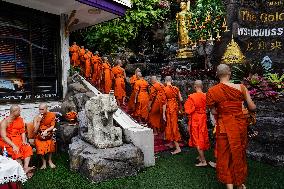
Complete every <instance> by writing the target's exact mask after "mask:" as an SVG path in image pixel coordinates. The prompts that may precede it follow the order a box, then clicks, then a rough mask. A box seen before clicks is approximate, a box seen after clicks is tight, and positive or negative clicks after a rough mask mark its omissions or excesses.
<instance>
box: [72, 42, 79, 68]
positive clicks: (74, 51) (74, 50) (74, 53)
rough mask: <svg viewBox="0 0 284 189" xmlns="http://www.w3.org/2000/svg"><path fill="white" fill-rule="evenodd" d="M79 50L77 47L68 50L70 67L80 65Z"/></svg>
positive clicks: (73, 46)
mask: <svg viewBox="0 0 284 189" xmlns="http://www.w3.org/2000/svg"><path fill="white" fill-rule="evenodd" d="M79 50H80V47H79V46H78V45H72V46H71V47H70V48H69V51H70V53H71V55H72V56H71V64H72V66H75V67H77V66H79V65H80V59H79Z"/></svg>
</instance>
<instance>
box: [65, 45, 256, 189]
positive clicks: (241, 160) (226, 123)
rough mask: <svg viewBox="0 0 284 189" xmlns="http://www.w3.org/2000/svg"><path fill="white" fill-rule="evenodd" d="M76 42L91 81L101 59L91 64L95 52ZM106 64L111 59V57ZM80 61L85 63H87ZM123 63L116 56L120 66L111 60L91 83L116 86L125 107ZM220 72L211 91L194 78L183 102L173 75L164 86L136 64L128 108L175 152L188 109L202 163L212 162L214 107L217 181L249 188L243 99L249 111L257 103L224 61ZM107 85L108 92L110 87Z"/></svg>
mask: <svg viewBox="0 0 284 189" xmlns="http://www.w3.org/2000/svg"><path fill="white" fill-rule="evenodd" d="M74 45H75V46H74ZM74 45H73V46H72V47H71V48H70V52H71V53H72V52H73V53H72V60H71V61H72V65H74V66H78V65H79V64H78V63H76V62H78V60H82V59H79V58H78V56H79V57H81V58H82V57H85V60H84V61H85V63H84V64H83V66H82V69H83V70H85V72H84V73H85V75H84V76H85V77H86V78H87V79H88V78H89V77H90V73H93V74H95V75H97V73H96V70H98V69H97V66H96V64H98V62H99V61H97V60H98V59H99V58H95V59H94V60H92V59H91V64H89V61H88V60H87V59H88V57H90V58H91V57H92V56H93V55H91V53H89V54H90V56H88V57H87V59H86V56H83V54H80V52H82V48H81V49H79V48H78V47H76V44H74ZM76 48H77V49H76ZM72 49H76V50H75V51H74V50H72ZM74 52H78V54H77V55H74ZM88 52H89V51H87V52H86V54H87V53H88ZM87 62H88V63H87ZM101 62H107V59H105V60H104V61H101ZM80 64H81V65H82V62H81V63H80ZM88 65H93V69H92V71H91V72H90V71H87V70H89V69H87V67H88ZM121 66H122V62H121V60H117V61H116V66H115V67H113V68H111V66H110V65H109V63H108V66H106V68H105V69H104V66H101V67H102V73H103V74H104V75H105V76H104V77H101V76H99V77H92V80H91V81H92V83H93V84H95V86H97V87H98V88H99V89H101V90H102V92H105V93H108V92H109V90H110V89H114V94H115V96H116V99H117V102H118V104H119V105H125V103H126V101H125V99H126V92H125V79H126V74H125V71H124V69H123V68H122V67H121ZM106 70H109V73H108V74H106V73H105V71H106ZM106 75H108V76H107V78H108V79H109V80H108V81H107V80H106V79H105V78H106ZM217 76H218V77H219V79H220V83H219V84H217V85H215V86H213V87H211V88H209V90H208V92H207V94H206V93H204V92H203V91H202V89H203V85H202V81H200V80H197V81H195V82H194V89H195V93H193V94H190V95H189V96H188V98H187V100H186V101H185V103H184V104H182V102H183V99H182V96H181V93H180V91H179V89H178V87H176V86H174V85H173V84H172V78H171V77H170V76H166V77H165V82H164V84H162V83H160V82H159V81H158V79H157V77H156V76H152V77H151V79H150V82H149V83H148V82H147V81H146V80H145V79H144V78H143V76H142V73H141V70H140V69H139V68H137V69H136V70H135V73H134V75H133V76H132V77H131V78H130V80H129V82H130V84H131V88H132V92H131V95H130V97H129V100H128V106H127V110H128V113H129V114H130V115H132V116H133V118H134V119H136V120H137V121H138V122H139V123H141V124H142V125H145V126H149V127H151V128H152V129H153V130H154V134H158V133H161V132H163V133H164V136H165V137H164V138H165V140H167V141H169V143H168V144H167V145H168V146H170V147H175V150H174V151H173V152H171V153H172V154H178V153H180V152H181V149H180V146H179V142H180V141H181V135H180V132H179V127H178V116H179V112H180V110H181V109H183V108H184V112H185V113H186V114H187V116H188V118H189V119H188V120H189V122H188V131H189V135H190V139H189V141H188V144H189V146H191V147H194V148H196V149H197V151H198V154H199V155H198V157H197V161H198V163H197V164H196V166H197V167H204V166H207V162H206V159H205V156H204V151H205V150H208V149H209V146H210V143H209V138H208V129H207V125H206V123H207V116H206V111H207V109H208V110H210V112H211V114H212V115H213V117H214V122H215V129H216V133H215V136H216V145H215V157H216V172H217V177H218V180H219V181H221V182H222V183H225V184H226V186H227V188H228V189H233V187H234V186H237V187H238V188H239V189H244V188H245V185H244V183H245V180H246V177H247V163H246V147H247V126H248V122H247V118H246V114H245V113H244V112H247V111H245V107H244V102H245V101H246V104H247V108H248V109H249V110H250V111H254V110H255V109H256V106H255V104H254V102H253V101H252V99H251V97H250V94H249V92H248V90H247V89H246V87H245V86H244V85H241V84H233V83H230V76H231V71H230V67H229V66H227V65H226V64H220V65H219V66H218V67H217ZM100 77H101V79H100ZM112 80H113V81H114V82H113V83H114V85H112V84H109V85H108V83H112ZM101 81H103V82H101ZM98 83H99V84H98ZM106 85H107V86H108V89H109V90H105V88H106ZM172 144H174V146H172Z"/></svg>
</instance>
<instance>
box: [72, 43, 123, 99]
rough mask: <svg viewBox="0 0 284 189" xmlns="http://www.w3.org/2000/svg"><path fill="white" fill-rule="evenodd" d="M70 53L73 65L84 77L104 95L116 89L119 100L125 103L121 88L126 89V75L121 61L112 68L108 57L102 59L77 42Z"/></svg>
mask: <svg viewBox="0 0 284 189" xmlns="http://www.w3.org/2000/svg"><path fill="white" fill-rule="evenodd" d="M69 51H70V53H71V65H72V66H73V67H74V68H80V71H81V74H82V76H84V77H85V78H86V79H87V80H88V81H89V82H91V83H92V84H93V85H95V86H96V87H97V88H98V89H99V90H101V91H102V92H104V93H109V92H110V90H111V89H112V88H114V87H115V88H116V97H117V100H119V102H120V103H124V97H125V93H124V92H123V91H122V90H120V88H125V86H124V85H125V83H124V79H125V77H126V75H125V71H124V69H123V68H122V67H121V66H122V62H121V60H117V61H116V66H114V67H112V66H111V65H110V63H109V61H108V58H107V57H100V56H99V52H98V51H96V52H95V53H92V52H91V51H90V50H88V49H85V48H84V46H81V47H79V46H78V45H77V44H76V42H74V43H73V45H72V46H71V47H70V48H69ZM122 80H123V81H122Z"/></svg>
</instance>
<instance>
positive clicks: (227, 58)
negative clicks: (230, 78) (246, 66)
mask: <svg viewBox="0 0 284 189" xmlns="http://www.w3.org/2000/svg"><path fill="white" fill-rule="evenodd" d="M244 60H245V56H244V54H243V53H242V51H241V48H240V46H239V45H238V43H237V42H235V40H234V38H233V36H232V40H231V42H230V43H229V44H228V45H227V48H226V51H225V53H224V55H223V57H222V63H225V64H239V63H243V62H244Z"/></svg>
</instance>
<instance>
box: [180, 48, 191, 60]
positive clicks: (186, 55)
mask: <svg viewBox="0 0 284 189" xmlns="http://www.w3.org/2000/svg"><path fill="white" fill-rule="evenodd" d="M176 57H177V58H192V57H193V51H192V49H188V48H183V49H179V50H177V56H176Z"/></svg>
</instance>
